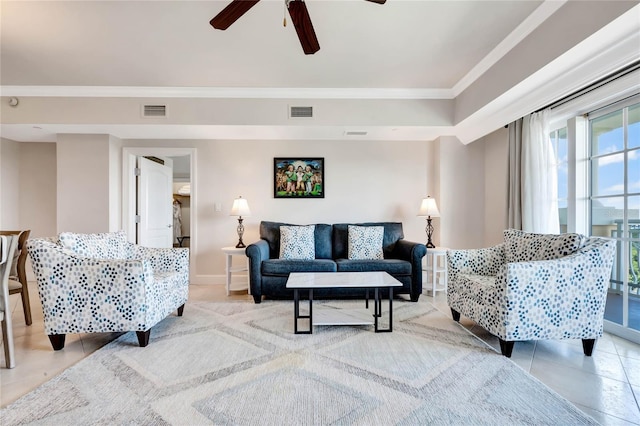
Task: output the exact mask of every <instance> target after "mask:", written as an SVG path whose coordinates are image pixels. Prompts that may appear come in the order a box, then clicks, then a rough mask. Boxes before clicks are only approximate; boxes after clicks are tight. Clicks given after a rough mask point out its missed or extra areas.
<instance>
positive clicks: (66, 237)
mask: <svg viewBox="0 0 640 426" xmlns="http://www.w3.org/2000/svg"><path fill="white" fill-rule="evenodd" d="M58 239H59V241H60V245H61V246H62V247H64V248H67V249H69V250H71V251H72V252H74V253H75V254H78V255H80V256H84V257H90V258H95V259H128V258H129V257H130V256H131V244H129V241H127V235H126V234H125V232H124V231H118V232H108V233H102V234H75V233H73V232H62V233H61V234H60V235H58Z"/></svg>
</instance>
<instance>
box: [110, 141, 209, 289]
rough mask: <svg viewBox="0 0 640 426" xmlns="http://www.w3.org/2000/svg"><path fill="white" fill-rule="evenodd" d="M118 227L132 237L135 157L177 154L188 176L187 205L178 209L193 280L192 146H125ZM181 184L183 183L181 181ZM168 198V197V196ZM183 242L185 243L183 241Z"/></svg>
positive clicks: (194, 198) (194, 184) (194, 199)
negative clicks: (186, 235) (186, 234)
mask: <svg viewBox="0 0 640 426" xmlns="http://www.w3.org/2000/svg"><path fill="white" fill-rule="evenodd" d="M122 156H123V157H122V158H123V159H122V227H123V229H124V230H125V232H126V234H127V237H128V239H129V241H131V242H135V241H136V179H135V177H136V176H135V169H136V159H137V157H139V156H155V157H165V158H174V157H180V158H181V159H182V160H181V161H182V163H183V165H182V166H181V170H182V172H181V173H183V174H186V173H187V172H185V171H184V168H186V169H187V170H188V176H189V182H188V184H189V189H190V191H189V209H188V211H186V210H184V209H183V210H182V212H181V213H183V216H182V220H183V223H184V222H185V221H188V225H189V242H188V247H190V249H189V250H190V255H189V262H190V265H189V271H190V277H189V279H190V282H194V278H195V271H196V258H197V247H198V245H197V235H198V233H197V229H198V224H197V218H196V211H197V193H196V188H197V179H196V176H197V174H196V164H197V163H196V149H195V148H153V147H148V148H147V147H125V148H123V150H122ZM183 185H184V184H183ZM169 202H171V200H169ZM184 243H185V241H183V246H184V247H187V245H186V244H184Z"/></svg>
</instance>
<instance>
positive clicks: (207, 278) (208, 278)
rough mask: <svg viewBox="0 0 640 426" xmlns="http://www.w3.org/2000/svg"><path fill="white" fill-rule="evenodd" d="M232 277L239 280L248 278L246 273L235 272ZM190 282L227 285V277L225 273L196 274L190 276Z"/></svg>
mask: <svg viewBox="0 0 640 426" xmlns="http://www.w3.org/2000/svg"><path fill="white" fill-rule="evenodd" d="M233 279H234V281H233V282H235V280H236V279H237V280H238V281H240V280H245V281H246V280H248V279H249V277H248V276H247V275H237V274H236V273H235V272H234V274H233ZM191 284H198V285H222V286H226V285H227V277H226V275H196V276H194V277H192V278H191Z"/></svg>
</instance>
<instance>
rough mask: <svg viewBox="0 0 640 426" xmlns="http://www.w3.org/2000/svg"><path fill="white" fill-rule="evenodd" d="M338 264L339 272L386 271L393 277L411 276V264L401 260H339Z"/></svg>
mask: <svg viewBox="0 0 640 426" xmlns="http://www.w3.org/2000/svg"><path fill="white" fill-rule="evenodd" d="M336 264H337V266H338V272H368V271H384V272H388V273H389V274H391V275H411V262H407V261H406V260H400V259H384V260H370V259H362V260H351V259H338V260H336Z"/></svg>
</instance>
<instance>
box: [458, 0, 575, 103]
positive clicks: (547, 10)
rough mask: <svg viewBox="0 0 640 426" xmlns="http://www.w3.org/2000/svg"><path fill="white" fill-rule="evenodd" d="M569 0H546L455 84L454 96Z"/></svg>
mask: <svg viewBox="0 0 640 426" xmlns="http://www.w3.org/2000/svg"><path fill="white" fill-rule="evenodd" d="M566 2H567V0H545V1H544V3H542V4H541V5H540V6H538V8H537V9H536V10H534V11H533V13H532V14H531V15H529V16H528V17H527V18H526V19H525V20H524V21H522V23H521V24H520V25H518V26H517V27H516V29H514V30H513V31H512V32H511V33H510V34H509V35H508V36H507V37H505V38H504V40H502V41H501V42H500V43H499V44H498V45H497V46H496V47H495V48H494V49H493V50H492V51H491V52H489V54H488V55H487V56H485V57H484V58H482V60H481V61H480V62H478V64H477V65H476V66H475V67H473V68H472V69H471V71H469V72H468V73H467V74H466V75H465V76H464V77H462V78H461V79H460V81H458V82H457V83H456V85H455V86H453V89H452V91H453V95H454V97H456V96H458V95H459V94H460V93H462V92H464V91H465V89H467V88H468V87H469V86H471V85H472V84H473V82H474V81H476V80H477V79H478V78H480V76H481V75H482V74H484V73H485V72H486V71H487V70H488V69H489V68H491V67H492V66H493V65H495V64H496V62H498V61H499V60H500V59H502V57H503V56H504V55H506V54H507V53H508V52H509V51H510V50H511V49H513V48H514V47H515V46H516V45H517V44H518V43H520V42H521V41H522V40H524V39H525V37H527V36H528V35H529V34H531V32H533V30H535V29H536V28H538V27H539V26H540V24H542V23H543V22H544V21H546V20H547V19H548V18H549V17H550V16H551V15H553V14H554V13H556V11H557V10H558V9H560V8H561V7H562V6H563V5H564V4H565V3H566Z"/></svg>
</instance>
